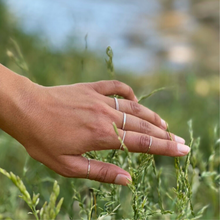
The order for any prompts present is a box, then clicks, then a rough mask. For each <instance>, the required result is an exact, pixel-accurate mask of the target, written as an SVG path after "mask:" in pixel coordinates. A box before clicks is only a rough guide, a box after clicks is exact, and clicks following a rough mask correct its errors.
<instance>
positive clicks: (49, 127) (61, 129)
mask: <svg viewBox="0 0 220 220" xmlns="http://www.w3.org/2000/svg"><path fill="white" fill-rule="evenodd" d="M0 79H1V81H0V106H1V108H0V128H1V129H2V130H4V131H5V132H7V133H8V134H10V135H11V136H12V137H14V138H15V139H16V140H18V141H19V142H20V143H21V144H22V145H23V146H24V147H25V149H26V150H27V152H28V153H29V154H30V156H31V157H33V158H34V159H36V160H38V161H40V162H41V163H43V164H45V165H46V166H47V167H49V168H50V169H52V170H54V171H55V172H57V173H59V174H60V175H62V176H66V177H74V178H86V176H87V169H88V160H87V159H86V158H84V157H83V156H82V154H83V153H86V152H89V151H93V150H107V149H108V150H109V149H119V147H120V142H119V140H118V138H117V135H116V134H115V131H114V129H113V126H112V122H115V123H116V125H117V127H118V131H119V135H120V136H121V137H122V136H123V130H122V129H121V128H122V121H123V112H125V113H126V114H127V120H126V126H125V130H126V131H127V133H126V137H125V145H126V146H127V148H128V150H129V151H131V152H142V153H146V152H147V151H148V147H149V142H150V138H149V136H152V140H153V141H152V146H151V148H150V150H149V152H148V153H150V154H158V155H167V156H184V155H186V154H187V153H188V152H189V147H188V146H186V145H184V143H185V141H184V140H183V139H182V138H180V137H178V136H176V135H174V134H172V138H173V140H174V141H171V140H169V135H168V133H167V132H166V131H165V130H166V124H165V122H164V120H162V119H161V118H160V116H159V115H157V114H156V113H154V112H153V111H151V110H150V109H148V108H146V107H144V106H142V105H140V104H138V103H137V98H136V97H135V95H134V92H133V90H132V89H131V88H130V87H129V86H128V85H126V84H124V83H122V82H119V81H99V82H95V83H80V84H74V85H64V86H54V87H44V86H40V85H38V84H35V83H33V82H31V81H30V80H29V79H27V78H26V77H23V76H20V75H17V74H16V73H14V72H12V71H11V70H9V69H7V68H6V67H4V66H3V65H1V64H0ZM114 94H117V95H120V96H122V97H124V99H119V106H120V109H119V111H117V110H115V101H114V99H113V98H110V97H109V96H110V95H114ZM90 164H91V171H90V174H89V177H88V178H89V179H91V180H96V181H100V182H106V183H115V184H120V185H126V184H127V183H128V179H131V176H130V174H129V173H128V172H127V171H125V170H123V169H121V168H120V167H118V166H116V165H114V164H110V163H103V162H101V161H97V160H91V163H90Z"/></svg>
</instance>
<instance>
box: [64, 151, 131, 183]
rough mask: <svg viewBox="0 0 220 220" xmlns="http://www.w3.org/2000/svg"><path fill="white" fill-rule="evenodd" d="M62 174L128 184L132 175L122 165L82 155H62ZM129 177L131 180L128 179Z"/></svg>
mask: <svg viewBox="0 0 220 220" xmlns="http://www.w3.org/2000/svg"><path fill="white" fill-rule="evenodd" d="M60 164H62V165H61V170H60V174H61V175H63V176H66V177H74V178H88V179H90V180H96V181H99V182H104V183H113V184H118V185H127V184H128V183H129V180H131V176H130V174H129V173H128V172H126V171H125V170H123V169H121V168H120V167H118V166H116V165H114V164H110V163H104V162H100V161H97V160H92V159H91V160H90V161H88V159H87V158H84V157H82V156H71V155H62V156H61V157H60ZM128 179H129V180H128Z"/></svg>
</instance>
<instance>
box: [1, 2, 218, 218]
mask: <svg viewBox="0 0 220 220" xmlns="http://www.w3.org/2000/svg"><path fill="white" fill-rule="evenodd" d="M0 30H1V35H0V51H1V53H0V62H1V63H2V64H3V65H5V66H7V67H9V68H10V69H12V70H14V71H15V72H17V73H20V74H24V75H26V76H28V77H29V78H31V79H32V80H33V81H35V82H37V83H39V84H42V85H45V86H50V85H60V84H71V83H77V82H82V81H83V82H85V81H87V82H89V81H97V80H101V79H111V78H112V77H116V78H117V79H118V80H121V81H123V82H125V83H127V84H129V85H130V86H131V87H132V88H133V89H134V91H135V93H136V95H137V96H138V97H141V98H144V97H145V99H142V101H141V103H142V104H143V105H145V106H147V107H149V108H150V109H152V110H154V111H155V112H157V113H158V114H160V115H161V117H162V118H164V119H165V120H166V121H167V122H169V128H170V130H171V131H172V132H173V133H176V134H178V135H180V136H182V137H184V138H185V139H186V141H187V144H188V145H189V146H190V147H191V151H190V153H189V155H188V156H186V157H184V158H171V157H162V156H152V155H147V154H131V153H129V152H128V151H127V150H126V146H124V148H125V151H124V152H121V151H116V152H115V153H114V157H112V155H113V152H112V151H105V152H90V153H88V154H87V155H85V156H87V157H90V158H96V159H99V160H102V161H106V162H107V161H108V162H111V163H114V164H116V165H118V166H121V167H122V168H123V169H126V170H128V171H129V173H130V174H131V176H132V179H133V182H132V184H130V185H129V187H124V186H116V185H111V184H103V183H98V182H94V181H89V180H84V179H83V180H81V179H68V178H64V177H61V176H59V175H58V174H56V173H54V172H53V171H51V170H49V169H48V168H47V167H45V166H44V165H42V164H40V163H39V162H36V161H34V160H33V159H32V158H30V157H29V155H28V154H27V153H26V151H25V150H24V148H23V147H22V146H21V145H20V144H19V143H18V142H16V141H15V140H14V139H12V138H11V137H10V136H9V135H7V134H5V133H4V132H3V131H0V152H1V154H0V167H1V169H0V180H1V181H0V219H24V220H25V219H37V218H39V219H55V217H56V216H57V219H80V218H82V219H218V218H219V217H220V216H219V181H220V175H219V173H220V172H219V169H220V155H219V145H220V140H219V124H218V123H219V120H218V119H219V118H218V114H219V106H218V102H219V85H218V73H217V72H214V71H210V72H209V74H207V73H204V72H201V73H197V72H196V71H195V72H193V71H189V72H188V73H181V72H180V73H176V74H175V75H174V74H171V73H169V72H168V70H164V69H161V70H160V72H158V73H155V74H153V75H145V76H135V75H130V74H125V73H117V70H114V67H113V64H112V59H113V58H112V55H113V54H112V51H111V49H110V48H108V49H107V51H106V52H107V54H108V56H107V57H106V56H105V57H98V56H97V55H96V54H93V53H91V52H89V51H88V50H83V51H75V50H74V49H73V45H69V49H68V50H66V51H64V52H60V51H52V50H50V49H49V48H47V45H45V44H44V43H43V42H41V41H40V40H39V38H38V37H37V36H30V35H27V34H25V33H23V32H22V31H21V29H20V28H19V25H18V24H16V23H15V21H14V20H13V16H12V15H10V14H9V13H8V12H7V10H6V8H5V7H4V5H3V3H2V1H0ZM73 44H74V42H73ZM42 45H43V46H42ZM86 47H87V44H86ZM103 51H105V48H103ZM22 54H23V55H22ZM105 59H106V60H105ZM106 64H107V65H106ZM106 66H107V67H108V68H107V67H106ZM109 73H110V74H109ZM162 87H165V89H164V90H160V91H157V92H155V90H157V89H158V88H162ZM152 91H153V92H152ZM145 94H151V95H152V96H148V95H146V96H145ZM187 121H188V123H187ZM187 124H188V125H187ZM188 131H189V132H188ZM116 132H117V129H116ZM119 141H120V140H119ZM2 174H3V175H2ZM15 174H16V175H15ZM5 176H6V177H8V178H6V177H5ZM18 176H19V177H18ZM11 181H12V182H13V183H14V184H12V182H11ZM58 183H59V186H58ZM52 188H53V190H52V193H51V189H52ZM59 188H60V190H59ZM59 191H60V192H59ZM19 194H21V197H22V199H23V200H22V199H21V198H19V197H18V195H19ZM32 194H33V196H32V197H31V195H32ZM62 198H63V199H62ZM57 199H58V201H59V202H58V203H57V202H56V200H57ZM45 201H47V203H45ZM26 203H27V204H26ZM51 210H53V211H51ZM30 212H32V214H31V213H30ZM28 213H29V214H28ZM58 213H59V214H58Z"/></svg>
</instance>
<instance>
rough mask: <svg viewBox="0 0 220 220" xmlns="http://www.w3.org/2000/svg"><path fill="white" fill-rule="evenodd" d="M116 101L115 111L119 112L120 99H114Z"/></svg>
mask: <svg viewBox="0 0 220 220" xmlns="http://www.w3.org/2000/svg"><path fill="white" fill-rule="evenodd" d="M114 100H115V109H116V110H117V111H119V103H118V99H117V98H116V97H114Z"/></svg>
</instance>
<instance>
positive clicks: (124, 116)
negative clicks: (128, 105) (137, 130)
mask: <svg viewBox="0 0 220 220" xmlns="http://www.w3.org/2000/svg"><path fill="white" fill-rule="evenodd" d="M125 124H126V113H123V125H122V130H124V129H125Z"/></svg>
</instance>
